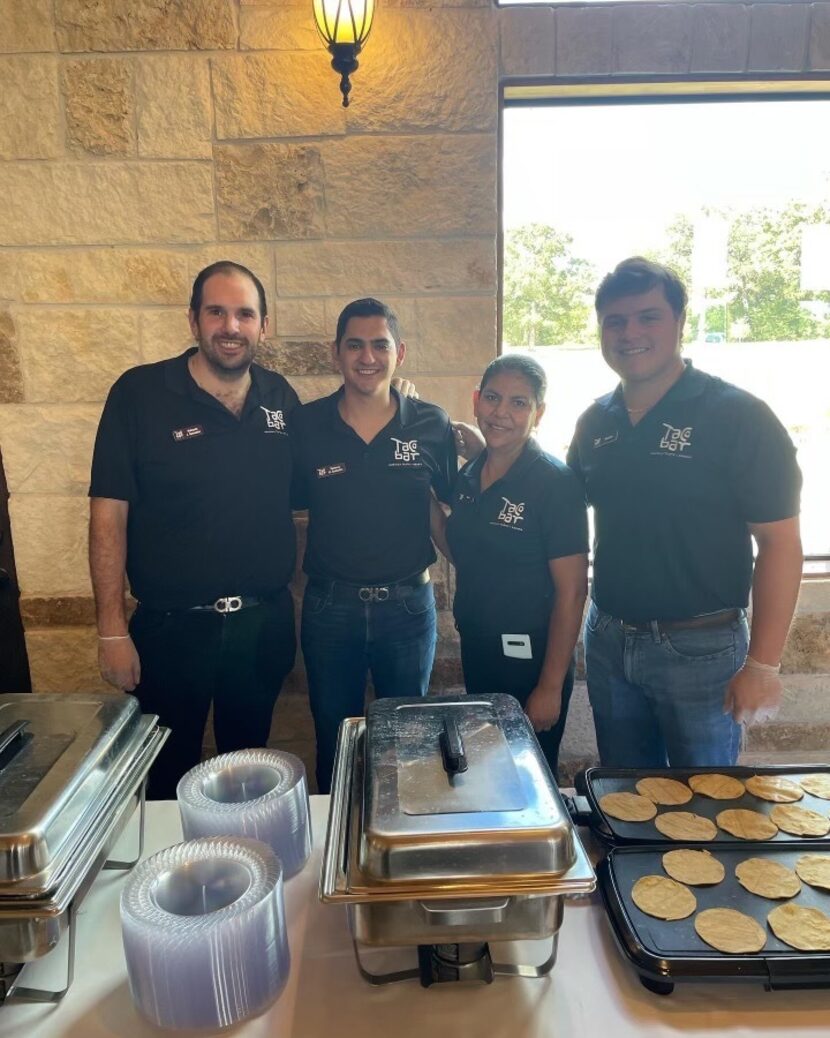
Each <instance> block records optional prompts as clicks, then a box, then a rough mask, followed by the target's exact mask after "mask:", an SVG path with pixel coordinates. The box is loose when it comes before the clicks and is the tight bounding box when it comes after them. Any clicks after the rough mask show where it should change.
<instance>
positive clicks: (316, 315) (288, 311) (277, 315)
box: [272, 281, 331, 339]
mask: <svg viewBox="0 0 830 1038" xmlns="http://www.w3.org/2000/svg"><path fill="white" fill-rule="evenodd" d="M308 287H309V288H314V287H315V285H314V284H313V283H312V282H310V281H309V282H308ZM272 330H273V331H274V333H275V334H277V335H279V336H285V335H293V336H296V337H298V338H304V339H308V338H314V339H324V338H325V337H326V336H328V337H329V338H331V329H330V328H329V326H328V324H327V323H326V304H325V302H324V300H322V299H278V300H277V303H276V307H275V309H274V316H273V322H272Z"/></svg>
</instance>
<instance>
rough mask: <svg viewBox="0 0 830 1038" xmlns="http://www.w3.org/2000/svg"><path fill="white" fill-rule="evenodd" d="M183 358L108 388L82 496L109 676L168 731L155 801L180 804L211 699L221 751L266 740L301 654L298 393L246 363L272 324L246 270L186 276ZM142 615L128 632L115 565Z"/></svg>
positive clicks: (153, 778) (218, 266) (130, 374)
mask: <svg viewBox="0 0 830 1038" xmlns="http://www.w3.org/2000/svg"><path fill="white" fill-rule="evenodd" d="M189 317H190V328H191V332H192V333H193V337H194V339H195V340H196V343H197V345H196V346H195V347H193V348H191V349H189V350H187V352H186V353H184V354H182V355H181V356H180V357H175V358H173V359H171V360H165V361H161V362H160V363H157V364H145V365H142V366H140V367H137V368H132V369H131V370H130V371H127V372H126V373H125V374H124V375H122V376H121V378H119V379H118V381H117V382H116V383H115V385H114V386H113V387H112V390H111V391H110V394H109V397H108V399H107V403H106V406H105V408H104V413H103V415H102V417H101V423H100V426H99V429H98V437H97V439H96V443H95V453H94V458H93V465H92V482H91V487H90V497H91V502H90V569H91V572H92V583H93V589H94V592H95V602H96V609H97V618H98V636H99V662H100V666H101V673H102V675H103V677H104V678H105V679H106V680H107V681H108V682H110V683H111V684H112V685H114V686H115V687H116V688H119V689H122V690H125V691H128V692H134V694H135V695H136V696H137V697H138V699H139V701H140V702H141V705H142V708H143V709H144V710H145V711H147V712H150V713H156V714H158V715H159V718H160V720H161V722H162V724H165V725H168V726H169V727H170V728H171V729H172V734H171V736H170V739H169V740H168V742H167V744H166V746H165V747H164V749H163V750H162V753H161V755H160V756H159V758H158V760H157V761H156V763H155V765H154V766H153V769H152V772H151V775H150V785H149V794H150V796H152V797H154V798H156V799H171V798H173V797H175V793H176V783H177V781H178V779H179V778H180V777H181V776H182V775H183V774H184V772H185V771H187V770H188V769H189V768H191V767H192V766H193V765H195V764H197V763H198V762H199V760H200V759H201V750H202V734H203V731H204V727H205V720H206V718H207V714H208V709H209V707H210V705H211V702H212V703H213V712H214V716H213V720H214V733H215V736H216V745H217V748H218V750H219V751H220V752H226V751H229V750H235V749H242V748H246V747H253V746H264V745H265V743H266V740H267V738H268V732H269V729H270V726H271V714H272V711H273V706H274V702H275V700H276V697H277V694H278V693H279V690H280V686H281V684H282V681H283V679H284V677H285V676H286V674H287V673H288V672H289V671H290V670H291V667H292V666H293V662H294V654H295V635H294V611H293V606H292V600H291V595H290V593H289V591H288V589H287V585H288V582H289V580H290V579H291V576H292V574H293V572H294V562H295V551H296V549H295V534H294V525H293V521H292V516H291V502H290V484H291V452H290V447H289V441H288V432H289V429H290V427H291V423H292V420H293V416H294V413H295V408H296V407H297V404H298V400H297V396H296V394H295V393H294V390H293V389H292V388H291V386H290V385H289V384H288V383H287V382H286V380H285V379H284V378H283V377H282V376H281V375H279V374H277V373H276V372H272V371H267V370H266V369H264V368H261V367H260V366H259V365H257V364H254V363H253V357H254V353H255V350H256V347H257V346H258V344H259V343H260V342H261V341H262V339H263V338H264V336H265V332H266V329H267V327H268V317H267V313H266V303H265V292H264V290H263V287H262V284H261V283H260V281H259V280H258V279H257V278H256V277H255V275H254V274H252V273H251V271H249V270H247V268H245V267H241V266H239V265H238V264H235V263H230V262H220V263H215V264H212V265H211V266H210V267H207V268H205V270H203V271H202V272H201V273H200V274H199V275H198V276H197V278H196V280H195V282H194V285H193V292H192V296H191V302H190V312H189ZM125 567H126V571H127V575H128V577H129V581H130V587H131V590H132V592H133V594H134V596H135V597H136V598H137V599H138V608H137V609H136V611H135V613H134V614H133V616H132V618H131V620H130V623H129V628H128V624H127V618H126V613H125V603H124V571H125Z"/></svg>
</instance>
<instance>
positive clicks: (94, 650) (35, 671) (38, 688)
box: [26, 627, 118, 695]
mask: <svg viewBox="0 0 830 1038" xmlns="http://www.w3.org/2000/svg"><path fill="white" fill-rule="evenodd" d="M26 646H27V649H28V652H29V664H30V667H31V671H32V687H33V688H34V691H35V692H112V694H113V695H118V693H117V692H116V691H115V689H113V688H112V687H111V686H110V685H107V684H106V682H105V681H104V680H103V678H102V677H101V675H100V673H99V671H98V643H97V641H96V638H95V629H94V628H79V627H74V628H73V627H67V628H51V629H49V628H47V629H46V630H34V631H27V633H26Z"/></svg>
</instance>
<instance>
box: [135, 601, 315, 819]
mask: <svg viewBox="0 0 830 1038" xmlns="http://www.w3.org/2000/svg"><path fill="white" fill-rule="evenodd" d="M130 633H131V634H132V636H133V641H134V642H135V646H136V649H137V650H138V656H139V659H140V661H141V682H140V684H139V685H138V687H137V688H136V690H135V693H134V695H136V696H137V697H138V700H139V702H140V703H141V708H142V710H143V711H144V712H145V713H152V714H158V716H159V721H160V723H161V724H162V725H165V726H166V727H169V728H170V729H171V733H170V737H169V739H168V740H167V743H166V744H165V746H164V748H163V749H162V751H161V753H160V754H159V756H158V758H157V759H156V762H155V764H154V765H153V767H152V769H151V771H150V781H149V784H148V789H147V795H148V796H149V797H150V798H151V799H153V800H173V799H175V797H176V785H177V783H178V781H179V779H180V778H181V777H182V775H184V774H185V772H187V771H189V770H190V768H192V767H194V766H195V765H196V764H198V763H199V761H200V760H201V759H202V737H203V735H204V729H205V722H206V720H207V716H208V711H209V709H210V704H211V702H212V703H213V732H214V736H215V738H216V748H217V750H218V752H219V753H228V752H229V751H231V750H242V749H253V748H256V747H259V746H265V744H266V743H267V741H268V733H269V732H270V730H271V715H272V713H273V710H274V703H275V702H276V699H277V695H278V694H279V691H280V687H281V685H282V683H283V680H284V679H285V677H286V676H287V675H288V673H289V672H290V670H291V668H292V667H293V666H294V654H295V647H296V642H295V632H294V605H293V602H292V599H291V594H290V593H289V591H288V590H287V589H285V590H283V591H282V592H280V593H279V595H278V597H276V598H275V599H274V600H273V601H269V602H265V603H261V604H260V605H253V606H247V607H246V608H244V609H240V610H239V611H238V612H236V613H225V614H221V613H216V612H213V611H205V612H203V611H195V612H194V611H189V610H177V611H174V612H169V613H166V612H160V611H157V610H153V609H146V608H144V607H143V606H139V607H138V609H137V610H136V612H135V613H134V615H133V617H132V620H131V621H130Z"/></svg>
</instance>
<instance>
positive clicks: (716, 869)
mask: <svg viewBox="0 0 830 1038" xmlns="http://www.w3.org/2000/svg"><path fill="white" fill-rule="evenodd" d="M663 868H664V869H665V870H666V872H668V874H669V875H670V876H671V878H672V879H676V880H677V882H678V883H686V884H687V885H688V886H690V887H710V886H713V885H714V884H715V883H720V882H721V880H722V879H723V877H724V876H725V875H726V870H725V869H724V867H723V865H722V864H721V863H720V862H719V861H718V859H717V858H716V857H715V856H714V854H712V853H710V852H709V851H690V850H688V849H685V848H681V849H680V850H676V851H666V853H665V854H664V855H663Z"/></svg>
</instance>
